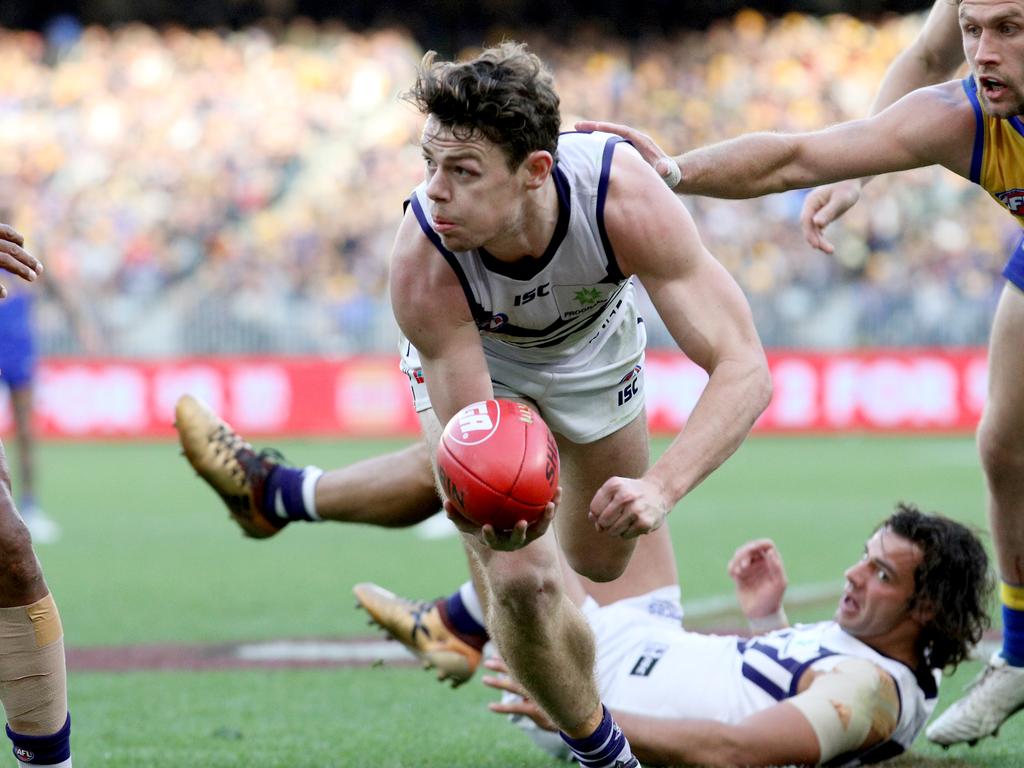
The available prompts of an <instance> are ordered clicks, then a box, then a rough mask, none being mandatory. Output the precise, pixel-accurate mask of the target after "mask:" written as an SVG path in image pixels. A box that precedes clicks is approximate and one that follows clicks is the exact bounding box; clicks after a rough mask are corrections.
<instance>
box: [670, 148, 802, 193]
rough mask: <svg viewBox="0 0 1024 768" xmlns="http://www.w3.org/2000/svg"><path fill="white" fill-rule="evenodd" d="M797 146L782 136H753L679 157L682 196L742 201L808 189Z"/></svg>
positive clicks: (679, 187)
mask: <svg viewBox="0 0 1024 768" xmlns="http://www.w3.org/2000/svg"><path fill="white" fill-rule="evenodd" d="M797 154H798V152H797V145H796V143H795V142H793V141H792V140H791V139H790V138H789V137H788V136H786V135H785V134H779V133H752V134H749V135H747V136H741V137H739V138H737V139H731V140H729V141H724V142H721V143H719V144H712V145H711V146H708V147H702V148H700V149H695V150H692V151H690V152H687V153H685V154H682V155H679V156H678V157H676V158H675V161H676V162H677V163H678V164H679V170H680V171H681V172H682V180H681V181H680V182H679V184H677V185H676V187H675V191H676V192H677V193H678V194H681V195H705V196H707V197H725V198H732V199H741V198H748V197H760V196H761V195H766V194H769V193H771V192H782V191H785V190H787V189H794V188H799V187H801V186H807V185H806V184H803V183H801V182H800V175H799V172H798V164H797V159H798V158H797Z"/></svg>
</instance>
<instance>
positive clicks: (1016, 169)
mask: <svg viewBox="0 0 1024 768" xmlns="http://www.w3.org/2000/svg"><path fill="white" fill-rule="evenodd" d="M963 87H964V91H965V92H966V93H967V98H968V100H969V101H970V102H971V106H973V107H974V117H975V120H976V123H977V130H976V132H975V135H974V148H973V151H972V153H971V171H970V179H971V181H973V182H974V183H975V184H978V185H979V186H981V188H982V189H984V190H985V191H986V192H988V193H989V194H990V195H992V197H993V198H994V199H995V201H996V202H997V203H999V204H1000V205H1001V206H1003V207H1004V208H1005V209H1006V210H1008V211H1009V212H1010V213H1011V214H1012V215H1013V217H1014V219H1015V220H1016V221H1017V224H1019V225H1020V226H1021V227H1024V121H1022V120H1021V117H1020V115H1014V116H1013V117H1010V118H1006V119H1003V118H999V117H992V116H991V115H987V114H985V111H984V109H982V106H981V102H980V101H979V99H978V85H977V83H976V82H975V80H974V77H973V76H968V77H965V78H964V80H963ZM1003 275H1004V276H1005V277H1006V278H1007V279H1008V280H1009V281H1010V282H1012V283H1013V284H1014V285H1016V286H1017V287H1018V288H1020V289H1021V290H1024V240H1022V241H1021V244H1019V245H1018V246H1017V248H1016V249H1015V250H1014V252H1013V255H1012V256H1010V261H1009V262H1008V263H1007V265H1006V268H1005V269H1004V270H1003Z"/></svg>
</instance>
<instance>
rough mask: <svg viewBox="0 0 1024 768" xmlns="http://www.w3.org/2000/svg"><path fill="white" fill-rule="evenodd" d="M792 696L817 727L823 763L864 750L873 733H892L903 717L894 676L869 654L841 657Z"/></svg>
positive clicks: (883, 734)
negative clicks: (869, 658) (887, 672)
mask: <svg viewBox="0 0 1024 768" xmlns="http://www.w3.org/2000/svg"><path fill="white" fill-rule="evenodd" d="M787 701H788V702H789V703H790V704H792V705H793V706H795V707H796V708H797V709H799V710H800V711H801V712H802V713H803V715H804V717H806V718H807V720H808V721H809V722H810V724H811V728H813V729H814V733H815V735H816V736H817V737H818V744H819V745H820V747H821V756H820V758H819V762H822V763H825V762H828V761H829V760H831V759H832V758H833V757H835V756H836V755H841V754H844V753H846V752H851V751H854V750H857V749H861V748H862V747H863V746H864V745H865V742H866V741H867V739H868V736H869V735H873V736H874V737H875V738H880V739H886V738H888V737H889V736H891V735H892V732H893V731H894V730H895V728H896V721H897V718H898V717H899V697H898V694H897V693H896V687H895V685H894V684H893V682H892V678H890V677H889V676H888V675H886V674H885V673H884V672H882V670H880V669H879V668H878V667H876V666H875V665H874V664H872V663H871V662H869V661H865V660H864V659H847V660H844V661H841V662H839V663H838V664H836V666H835V668H834V669H833V670H832V671H831V672H825V673H821V674H818V676H817V677H815V678H814V682H812V683H811V686H810V688H808V689H807V690H806V691H804V692H803V693H801V694H799V695H798V696H794V697H793V698H791V699H787Z"/></svg>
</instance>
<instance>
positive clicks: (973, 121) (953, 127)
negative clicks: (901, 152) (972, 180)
mask: <svg viewBox="0 0 1024 768" xmlns="http://www.w3.org/2000/svg"><path fill="white" fill-rule="evenodd" d="M873 119H874V120H875V121H877V122H878V123H879V124H880V127H881V128H882V130H883V131H884V132H886V133H889V135H891V136H892V137H893V139H894V140H896V141H900V142H901V143H902V144H903V145H904V146H905V147H907V149H908V150H909V151H910V152H911V153H912V154H913V155H914V156H915V157H917V158H918V159H919V160H920V164H921V165H931V164H938V165H943V166H945V167H946V168H949V169H950V170H951V171H954V172H955V173H959V174H960V175H966V174H967V173H968V170H969V166H970V157H971V150H972V147H973V142H974V136H975V132H976V130H977V118H976V115H975V111H974V106H973V104H972V103H971V101H970V99H969V98H968V97H967V93H966V92H965V91H964V86H963V82H962V81H960V80H950V81H948V82H945V83H939V84H938V85H931V86H927V87H925V88H918V89H917V90H916V91H911V92H910V93H908V94H907V95H906V96H904V97H903V98H902V99H900V100H899V101H897V102H896V103H895V104H893V105H892V106H890V107H889V108H888V109H885V110H883V111H882V112H880V113H879V114H878V115H877V116H876V117H875V118H873Z"/></svg>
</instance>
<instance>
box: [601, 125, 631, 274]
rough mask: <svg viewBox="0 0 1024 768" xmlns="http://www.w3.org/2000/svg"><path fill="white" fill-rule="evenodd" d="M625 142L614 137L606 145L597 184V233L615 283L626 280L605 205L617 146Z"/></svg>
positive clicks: (618, 137) (620, 138) (609, 272)
mask: <svg viewBox="0 0 1024 768" xmlns="http://www.w3.org/2000/svg"><path fill="white" fill-rule="evenodd" d="M620 141H624V139H622V137H620V136H612V137H611V138H609V139H608V141H607V142H606V143H605V145H604V154H603V155H602V157H601V179H600V181H598V183H597V231H598V232H600V233H601V244H602V245H603V246H604V254H605V257H606V258H607V259H608V276H609V277H610V278H611V279H612V280H613V281H615V282H619V281H621V280H624V279H625V277H626V276H625V275H624V274H622V270H621V269H619V262H618V260H617V259H616V258H615V250H614V249H613V248H612V243H611V241H610V240H609V239H608V231H607V230H606V229H605V226H604V204H605V202H606V201H607V198H608V179H609V177H610V176H611V173H612V157H613V156H614V154H615V145H616V144H618V143H619V142H620Z"/></svg>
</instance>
